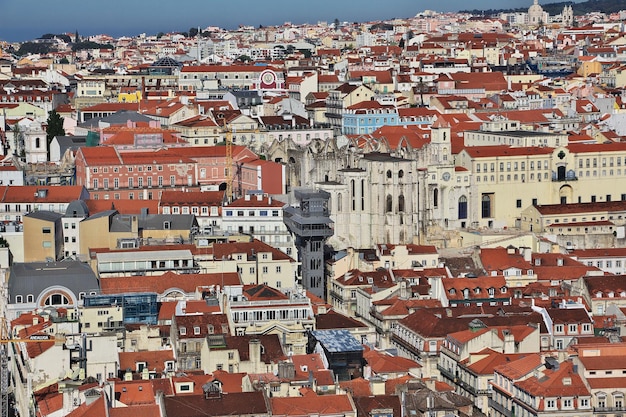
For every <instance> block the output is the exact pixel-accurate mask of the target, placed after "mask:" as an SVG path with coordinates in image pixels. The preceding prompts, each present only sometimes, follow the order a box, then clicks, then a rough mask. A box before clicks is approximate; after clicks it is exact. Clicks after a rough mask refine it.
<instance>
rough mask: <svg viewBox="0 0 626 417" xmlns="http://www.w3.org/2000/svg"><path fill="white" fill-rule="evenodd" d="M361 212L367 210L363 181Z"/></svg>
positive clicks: (362, 181) (362, 182)
mask: <svg viewBox="0 0 626 417" xmlns="http://www.w3.org/2000/svg"><path fill="white" fill-rule="evenodd" d="M361 210H365V180H361Z"/></svg>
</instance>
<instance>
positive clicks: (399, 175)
mask: <svg viewBox="0 0 626 417" xmlns="http://www.w3.org/2000/svg"><path fill="white" fill-rule="evenodd" d="M402 177H404V171H403V170H400V171H398V178H402Z"/></svg>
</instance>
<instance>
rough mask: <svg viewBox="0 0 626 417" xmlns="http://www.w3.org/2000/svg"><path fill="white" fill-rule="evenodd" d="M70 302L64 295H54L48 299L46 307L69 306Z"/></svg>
mask: <svg viewBox="0 0 626 417" xmlns="http://www.w3.org/2000/svg"><path fill="white" fill-rule="evenodd" d="M69 303H70V302H69V300H68V299H67V297H66V296H64V295H63V294H52V295H51V296H49V297H48V298H46V302H45V305H47V306H60V305H68V304H69Z"/></svg>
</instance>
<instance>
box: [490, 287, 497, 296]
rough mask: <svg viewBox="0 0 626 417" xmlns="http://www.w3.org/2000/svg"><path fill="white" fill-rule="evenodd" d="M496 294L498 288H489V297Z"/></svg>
mask: <svg viewBox="0 0 626 417" xmlns="http://www.w3.org/2000/svg"><path fill="white" fill-rule="evenodd" d="M494 295H496V289H495V288H489V297H493V296H494Z"/></svg>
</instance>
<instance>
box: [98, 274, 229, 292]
mask: <svg viewBox="0 0 626 417" xmlns="http://www.w3.org/2000/svg"><path fill="white" fill-rule="evenodd" d="M240 284H241V281H240V279H239V274H238V273H236V272H224V273H210V274H177V273H175V272H173V271H167V272H165V273H164V274H163V275H145V276H130V277H122V276H120V277H103V278H101V279H100V289H101V291H102V293H103V294H119V293H121V292H146V291H153V292H157V293H159V294H164V293H165V292H166V291H168V290H178V289H179V290H182V291H184V292H186V293H194V292H195V291H196V290H197V289H198V287H206V286H211V285H220V286H222V285H240Z"/></svg>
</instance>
